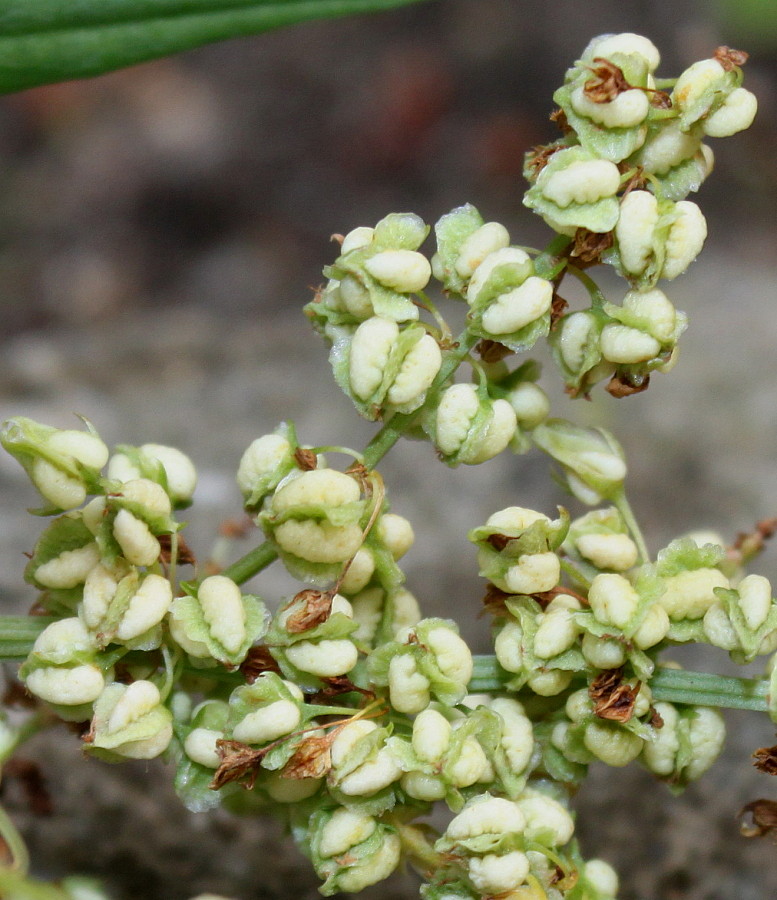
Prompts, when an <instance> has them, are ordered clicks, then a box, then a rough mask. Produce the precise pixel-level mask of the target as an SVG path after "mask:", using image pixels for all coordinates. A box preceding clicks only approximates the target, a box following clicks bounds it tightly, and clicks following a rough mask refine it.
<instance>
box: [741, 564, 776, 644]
mask: <svg viewBox="0 0 777 900" xmlns="http://www.w3.org/2000/svg"><path fill="white" fill-rule="evenodd" d="M737 591H738V593H739V608H740V609H741V610H742V615H743V616H744V617H745V622H747V627H748V628H750V629H751V630H752V631H755V630H756V629H758V628H760V627H761V625H763V623H764V622H765V621H766V617H767V615H768V614H769V610H770V609H771V606H772V586H771V584H770V583H769V579H768V578H764V577H763V575H748V576H747V577H746V578H743V579H742V581H740V582H739V585H738V586H737Z"/></svg>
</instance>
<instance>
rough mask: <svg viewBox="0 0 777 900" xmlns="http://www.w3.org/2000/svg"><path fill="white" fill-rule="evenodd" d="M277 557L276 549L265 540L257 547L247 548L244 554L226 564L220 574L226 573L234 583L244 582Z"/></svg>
mask: <svg viewBox="0 0 777 900" xmlns="http://www.w3.org/2000/svg"><path fill="white" fill-rule="evenodd" d="M277 558H278V551H277V550H276V549H275V547H273V545H272V544H270V543H269V542H268V541H265V542H264V543H263V544H260V545H259V546H258V547H254V549H253V550H249V551H248V553H246V554H245V556H241V557H240V559H238V560H235V562H233V563H232V564H231V565H229V566H227V567H226V569H224V570H223V571H222V572H221V574H222V575H226V577H227V578H231V579H232V581H234V582H235V584H245V582H246V581H248V580H249V578H253V577H254V575H257V574H258V573H259V572H261V571H262V569H266V568H267V566H269V565H270V563H273V562H275V560H276V559H277Z"/></svg>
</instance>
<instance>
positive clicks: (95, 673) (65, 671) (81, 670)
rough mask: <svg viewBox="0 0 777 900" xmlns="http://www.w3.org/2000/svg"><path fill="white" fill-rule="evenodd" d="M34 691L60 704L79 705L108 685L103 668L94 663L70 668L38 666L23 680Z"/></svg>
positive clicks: (39, 695)
mask: <svg viewBox="0 0 777 900" xmlns="http://www.w3.org/2000/svg"><path fill="white" fill-rule="evenodd" d="M24 684H25V687H26V688H27V690H28V691H29V692H30V693H31V694H35V696H36V697H40V699H41V700H45V701H46V702H47V703H54V704H56V705H58V706H80V705H82V704H84V703H92V702H93V701H94V700H96V699H97V698H98V697H99V696H100V694H101V693H102V691H103V688H104V687H105V678H104V677H103V673H102V671H101V670H100V669H99V668H98V667H97V666H95V665H91V664H83V665H80V666H73V667H71V668H66V667H58V666H51V667H47V668H41V669H35V670H34V671H32V672H30V674H29V675H28V676H27V677H26V678H25V680H24Z"/></svg>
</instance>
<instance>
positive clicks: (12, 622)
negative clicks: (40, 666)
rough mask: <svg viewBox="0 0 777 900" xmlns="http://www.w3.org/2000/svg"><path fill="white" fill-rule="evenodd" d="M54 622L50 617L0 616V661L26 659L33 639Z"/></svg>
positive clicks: (33, 641)
mask: <svg viewBox="0 0 777 900" xmlns="http://www.w3.org/2000/svg"><path fill="white" fill-rule="evenodd" d="M54 621H56V620H55V619H54V618H53V617H52V616H0V660H2V661H3V662H14V661H20V660H24V659H26V658H27V657H28V656H29V655H30V651H31V650H32V645H33V644H34V643H35V639H36V638H37V637H38V635H39V634H40V633H41V632H42V631H43V629H44V628H46V626H47V625H50V624H51V623H52V622H54Z"/></svg>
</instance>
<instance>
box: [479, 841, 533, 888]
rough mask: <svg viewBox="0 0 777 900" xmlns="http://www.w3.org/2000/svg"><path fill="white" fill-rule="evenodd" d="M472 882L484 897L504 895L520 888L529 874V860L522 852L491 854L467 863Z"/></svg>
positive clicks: (512, 851)
mask: <svg viewBox="0 0 777 900" xmlns="http://www.w3.org/2000/svg"><path fill="white" fill-rule="evenodd" d="M467 867H468V872H469V877H470V880H471V881H472V884H473V885H474V886H475V888H476V889H477V890H478V891H480V893H481V894H483V895H486V894H487V895H492V894H503V893H506V892H507V891H511V890H513V889H514V888H517V887H519V886H520V885H521V884H523V882H524V881H525V880H526V876H527V875H528V874H529V860H528V858H527V856H526V854H525V853H522V852H521V851H520V850H511V851H510V852H509V853H504V854H503V855H501V856H497V855H496V854H495V853H489V854H487V855H486V856H483V857H477V856H476V857H473V858H472V859H470V860H468V862H467Z"/></svg>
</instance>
